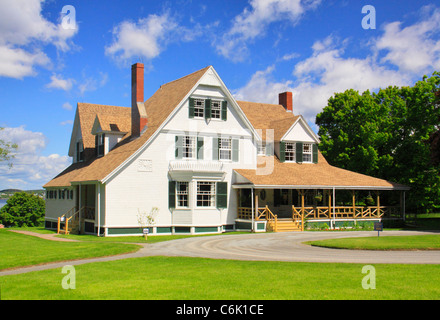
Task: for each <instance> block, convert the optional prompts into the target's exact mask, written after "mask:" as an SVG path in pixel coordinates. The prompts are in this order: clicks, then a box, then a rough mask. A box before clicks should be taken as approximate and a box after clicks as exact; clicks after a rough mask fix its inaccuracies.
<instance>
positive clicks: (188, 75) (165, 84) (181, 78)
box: [160, 65, 212, 88]
mask: <svg viewBox="0 0 440 320" xmlns="http://www.w3.org/2000/svg"><path fill="white" fill-rule="evenodd" d="M211 67H212V65H209V66H207V67H204V68H202V69H200V70H197V71H194V72H192V73H190V74H187V75H186V76H183V77H180V78H178V79H175V80H172V81H170V82H167V83H164V84H163V85H161V86H160V88H162V87H163V86H167V85H169V84H171V83H173V82H176V81H180V80H183V79H185V78H188V77H190V76H192V75H194V74H196V73H198V72H201V71H203V70H205V69H206V70H208V69H209V68H211Z"/></svg>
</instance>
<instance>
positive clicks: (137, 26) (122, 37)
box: [105, 12, 202, 62]
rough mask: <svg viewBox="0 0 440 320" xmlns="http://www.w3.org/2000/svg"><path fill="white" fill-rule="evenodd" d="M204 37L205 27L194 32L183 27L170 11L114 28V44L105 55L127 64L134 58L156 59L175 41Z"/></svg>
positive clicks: (197, 26) (106, 49) (124, 23)
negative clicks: (202, 35)
mask: <svg viewBox="0 0 440 320" xmlns="http://www.w3.org/2000/svg"><path fill="white" fill-rule="evenodd" d="M201 34H202V27H201V26H200V25H196V26H195V27H194V28H193V29H192V30H191V29H188V28H186V27H184V26H180V25H179V24H178V23H177V21H176V19H175V18H173V17H172V16H171V15H170V13H169V12H165V13H164V14H162V15H156V14H150V15H149V16H148V17H146V18H142V19H139V20H138V21H137V22H132V21H123V22H121V23H120V24H118V25H117V26H116V27H115V28H114V29H113V43H112V44H111V45H109V46H107V47H106V48H105V53H106V54H107V55H109V56H111V57H112V58H114V59H115V60H116V61H119V62H126V61H128V60H130V59H132V58H137V59H138V58H145V59H147V60H152V59H154V58H156V57H157V56H159V55H160V53H161V52H162V51H163V50H164V49H165V48H166V46H167V45H168V44H169V43H171V42H177V41H193V40H194V39H195V38H196V37H198V36H200V35H201Z"/></svg>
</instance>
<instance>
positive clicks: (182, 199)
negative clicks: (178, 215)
mask: <svg viewBox="0 0 440 320" xmlns="http://www.w3.org/2000/svg"><path fill="white" fill-rule="evenodd" d="M176 196H177V207H180V208H188V182H177V183H176Z"/></svg>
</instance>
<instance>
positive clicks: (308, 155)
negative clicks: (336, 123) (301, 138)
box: [302, 143, 312, 163]
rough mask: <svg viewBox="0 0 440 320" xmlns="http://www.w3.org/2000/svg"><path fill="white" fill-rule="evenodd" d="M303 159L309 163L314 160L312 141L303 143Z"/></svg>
mask: <svg viewBox="0 0 440 320" xmlns="http://www.w3.org/2000/svg"><path fill="white" fill-rule="evenodd" d="M302 161H303V162H308V163H311V162H312V144H311V143H303V152H302Z"/></svg>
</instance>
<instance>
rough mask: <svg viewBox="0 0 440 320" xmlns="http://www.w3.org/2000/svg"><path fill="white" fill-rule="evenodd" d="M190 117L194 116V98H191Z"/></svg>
mask: <svg viewBox="0 0 440 320" xmlns="http://www.w3.org/2000/svg"><path fill="white" fill-rule="evenodd" d="M188 117H190V118H194V98H189V110H188Z"/></svg>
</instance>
